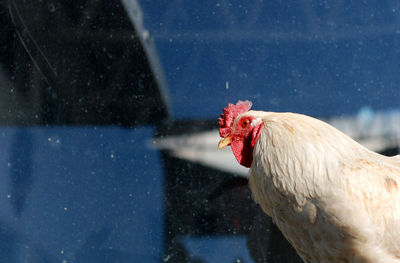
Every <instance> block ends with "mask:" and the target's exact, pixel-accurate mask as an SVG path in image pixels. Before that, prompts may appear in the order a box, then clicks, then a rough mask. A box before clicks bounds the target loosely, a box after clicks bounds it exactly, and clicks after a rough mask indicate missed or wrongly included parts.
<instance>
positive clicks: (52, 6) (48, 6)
mask: <svg viewBox="0 0 400 263" xmlns="http://www.w3.org/2000/svg"><path fill="white" fill-rule="evenodd" d="M47 8H48V9H49V11H50V12H51V13H53V12H54V11H56V6H55V5H54V4H53V3H49V4H48V5H47Z"/></svg>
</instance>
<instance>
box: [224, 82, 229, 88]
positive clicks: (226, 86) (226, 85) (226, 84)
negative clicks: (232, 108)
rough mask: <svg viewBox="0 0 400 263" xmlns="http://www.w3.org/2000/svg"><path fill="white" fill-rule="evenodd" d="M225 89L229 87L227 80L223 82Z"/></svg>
mask: <svg viewBox="0 0 400 263" xmlns="http://www.w3.org/2000/svg"><path fill="white" fill-rule="evenodd" d="M225 89H229V82H228V81H226V82H225Z"/></svg>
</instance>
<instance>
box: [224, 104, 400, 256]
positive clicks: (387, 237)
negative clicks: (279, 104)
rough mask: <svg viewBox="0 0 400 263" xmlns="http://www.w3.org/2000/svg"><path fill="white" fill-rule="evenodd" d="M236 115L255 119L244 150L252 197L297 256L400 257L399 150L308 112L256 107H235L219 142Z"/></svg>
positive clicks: (237, 119) (238, 118)
mask: <svg viewBox="0 0 400 263" xmlns="http://www.w3.org/2000/svg"><path fill="white" fill-rule="evenodd" d="M241 103H243V102H241ZM238 104H239V103H238ZM230 106H232V105H230ZM233 106H235V105H233ZM233 106H232V107H233ZM250 106H251V104H250ZM221 116H222V118H224V115H221ZM243 119H250V120H257V119H260V120H261V121H262V123H263V125H262V128H261V131H260V133H259V136H258V137H257V141H256V143H255V145H254V148H253V151H252V162H251V169H250V179H249V180H250V181H249V184H250V188H251V191H252V194H253V197H254V199H255V201H256V202H257V203H259V205H260V206H261V207H262V209H263V210H264V212H265V213H267V214H268V215H269V216H271V217H272V219H273V221H274V222H275V224H276V225H277V226H278V228H279V229H280V230H281V231H282V233H283V235H284V236H285V237H286V238H287V239H288V241H289V242H290V243H291V244H292V245H293V247H294V248H295V249H296V251H297V252H298V254H299V255H300V256H301V258H302V259H303V260H304V261H305V262H385V263H387V262H400V190H399V184H400V158H398V157H386V156H383V155H380V154H378V153H375V152H372V151H370V150H368V149H366V148H365V147H363V146H361V145H360V144H358V143H357V142H355V141H354V140H353V139H351V138H350V137H348V136H346V135H345V134H343V133H342V132H340V131H339V130H337V129H336V128H334V127H332V126H330V125H329V124H327V123H325V122H322V121H320V120H317V119H315V118H312V117H308V116H305V115H301V114H294V113H274V112H262V111H246V112H244V113H241V114H238V115H237V116H236V117H235V120H234V122H233V124H232V125H231V127H229V128H230V129H231V130H230V132H229V134H228V135H227V132H226V131H224V132H225V133H224V134H221V136H222V137H224V139H223V140H221V142H222V141H225V142H224V144H222V143H220V147H221V148H222V147H224V146H226V145H229V144H230V142H231V141H232V142H233V141H234V140H235V139H233V138H229V142H226V141H227V138H228V137H233V136H234V134H235V132H236V131H237V130H238V126H239V125H242V126H241V127H245V124H246V123H244V124H240V122H241V120H243ZM221 123H222V124H221ZM224 125H225V124H224V123H223V122H222V121H220V126H221V127H225V128H226V127H228V125H225V126H224ZM223 135H224V136H223ZM235 136H236V135H235ZM237 140H239V139H237ZM232 149H233V150H234V147H233V143H232ZM234 153H235V155H237V151H236V152H235V150H234ZM242 154H246V153H245V152H244V151H243V152H242ZM238 160H239V159H238Z"/></svg>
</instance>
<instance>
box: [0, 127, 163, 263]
mask: <svg viewBox="0 0 400 263" xmlns="http://www.w3.org/2000/svg"><path fill="white" fill-rule="evenodd" d="M151 136H152V129H149V128H143V129H137V130H134V131H133V130H128V129H119V128H112V127H102V128H96V127H92V128H89V127H88V128H67V127H65V128H48V129H46V128H1V129H0V176H1V179H0V180H1V182H2V184H1V186H0V190H1V195H0V206H1V207H2V209H0V218H1V225H0V232H2V235H1V238H0V252H1V253H0V254H1V258H0V262H62V260H65V262H132V258H136V259H138V260H139V261H138V262H157V261H159V260H160V258H161V256H162V242H163V233H162V228H163V211H162V202H163V199H162V198H163V191H162V184H163V181H162V173H161V167H160V160H159V156H158V153H157V152H156V151H151V150H148V148H147V147H146V143H147V141H148V140H149V139H150V138H151Z"/></svg>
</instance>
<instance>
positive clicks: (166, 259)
mask: <svg viewBox="0 0 400 263" xmlns="http://www.w3.org/2000/svg"><path fill="white" fill-rule="evenodd" d="M170 258H171V257H170V256H169V255H168V256H166V257H165V258H164V259H163V261H164V262H167V261H168V260H169V259H170Z"/></svg>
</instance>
